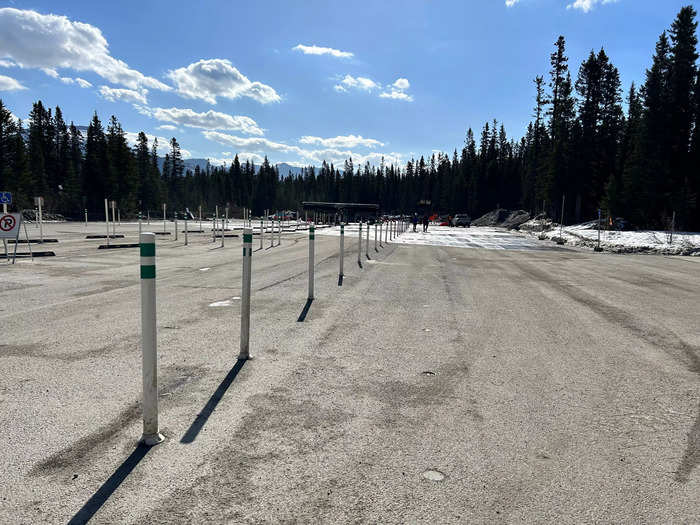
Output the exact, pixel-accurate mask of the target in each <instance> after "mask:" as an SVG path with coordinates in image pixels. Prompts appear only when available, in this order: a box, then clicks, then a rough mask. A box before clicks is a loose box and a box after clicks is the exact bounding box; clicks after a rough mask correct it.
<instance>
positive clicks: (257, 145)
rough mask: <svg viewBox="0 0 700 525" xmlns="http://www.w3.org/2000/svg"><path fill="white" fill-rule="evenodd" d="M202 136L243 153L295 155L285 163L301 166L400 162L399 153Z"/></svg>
mask: <svg viewBox="0 0 700 525" xmlns="http://www.w3.org/2000/svg"><path fill="white" fill-rule="evenodd" d="M202 134H203V135H204V136H205V137H206V138H207V139H209V140H212V141H214V142H218V143H219V144H222V145H225V146H233V147H234V148H240V149H242V150H244V151H252V152H257V153H260V154H266V155H268V156H271V154H273V153H278V154H279V153H281V154H284V155H297V156H298V157H299V159H300V160H296V161H295V160H292V161H287V160H285V162H289V163H290V164H292V163H298V164H303V165H309V164H314V165H319V164H321V163H322V162H323V161H324V160H325V161H326V162H332V163H334V164H336V165H341V164H342V163H343V162H344V161H345V159H347V158H349V157H352V159H353V162H354V163H355V165H360V164H364V163H365V162H367V161H369V162H370V163H372V164H378V163H379V161H380V160H381V158H382V157H384V159H385V162H387V163H392V162H393V163H398V162H400V160H401V155H400V154H399V153H395V152H392V153H380V152H371V153H369V154H366V155H363V154H361V153H357V152H353V151H351V150H347V149H345V150H339V149H336V148H332V147H328V148H323V149H315V150H311V149H304V148H300V147H298V146H292V145H289V144H285V143H283V142H273V141H271V140H268V139H265V138H261V137H248V138H245V137H236V136H234V135H228V134H226V133H220V132H218V131H203V132H202Z"/></svg>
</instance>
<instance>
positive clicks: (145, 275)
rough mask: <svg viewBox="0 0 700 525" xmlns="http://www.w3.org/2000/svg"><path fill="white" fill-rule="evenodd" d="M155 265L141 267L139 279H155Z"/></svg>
mask: <svg viewBox="0 0 700 525" xmlns="http://www.w3.org/2000/svg"><path fill="white" fill-rule="evenodd" d="M155 278H156V265H155V264H152V265H148V266H141V279H155Z"/></svg>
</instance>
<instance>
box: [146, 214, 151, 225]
mask: <svg viewBox="0 0 700 525" xmlns="http://www.w3.org/2000/svg"><path fill="white" fill-rule="evenodd" d="M146 217H147V218H146V220H147V221H148V225H149V226H150V225H151V210H147V211H146Z"/></svg>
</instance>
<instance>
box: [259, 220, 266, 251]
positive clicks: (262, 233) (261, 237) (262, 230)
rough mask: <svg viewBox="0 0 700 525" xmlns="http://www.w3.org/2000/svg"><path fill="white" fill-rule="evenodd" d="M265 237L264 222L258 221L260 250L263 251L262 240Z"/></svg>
mask: <svg viewBox="0 0 700 525" xmlns="http://www.w3.org/2000/svg"><path fill="white" fill-rule="evenodd" d="M264 237H265V220H264V219H260V249H261V250H262V249H263V238H264Z"/></svg>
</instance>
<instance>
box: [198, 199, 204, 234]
mask: <svg viewBox="0 0 700 525" xmlns="http://www.w3.org/2000/svg"><path fill="white" fill-rule="evenodd" d="M199 232H200V233H203V232H204V230H203V229H202V206H201V205H200V206H199Z"/></svg>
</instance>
